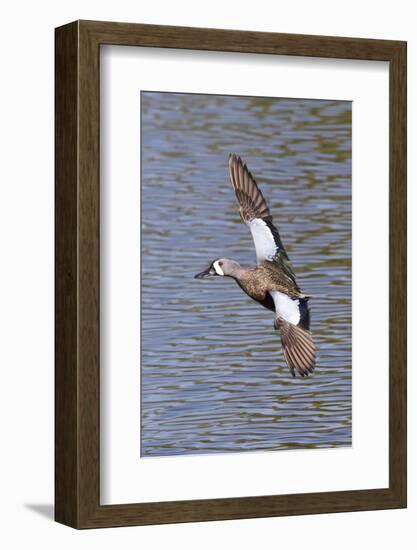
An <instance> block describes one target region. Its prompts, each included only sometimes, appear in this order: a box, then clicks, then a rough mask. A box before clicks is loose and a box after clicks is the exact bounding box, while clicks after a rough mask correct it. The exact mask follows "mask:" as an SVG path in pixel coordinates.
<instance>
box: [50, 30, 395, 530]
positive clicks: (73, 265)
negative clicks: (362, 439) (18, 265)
mask: <svg viewBox="0 0 417 550" xmlns="http://www.w3.org/2000/svg"><path fill="white" fill-rule="evenodd" d="M55 39H56V66H55V71H56V73H55V74H56V105H55V108H56V166H55V168H56V335H55V344H56V371H55V375H56V381H55V388H56V401H55V413H56V417H55V418H56V419H55V423H56V424H55V437H56V447H55V449H56V459H55V464H56V471H55V481H56V500H55V518H56V521H58V522H61V523H63V524H66V525H69V526H72V527H75V528H99V527H116V526H128V525H144V524H158V523H175V522H191V521H208V520H224V519H237V518H256V517H265V516H287V515H295V514H319V513H331V512H347V511H359V510H380V509H387V508H403V507H405V506H406V43H405V42H400V41H385V40H368V39H357V38H335V37H328V36H307V35H293V34H275V33H259V32H247V31H229V30H214V29H198V28H185V27H184V28H182V27H181V28H180V27H169V26H154V25H140V24H130V23H129V24H124V23H110V22H94V21H76V22H73V23H70V24H68V25H65V26H62V27H59V28H57V29H56V35H55ZM103 44H118V45H128V46H132V47H133V46H147V47H158V48H181V49H189V50H211V51H224V52H246V53H266V54H271V55H290V56H307V57H323V58H341V59H342V58H343V59H362V60H376V61H387V62H389V82H390V98H389V108H390V115H389V117H390V119H389V120H390V129H389V142H390V147H389V155H390V158H389V162H390V167H389V178H390V183H389V185H390V191H389V201H390V214H389V232H390V265H389V277H390V283H389V284H390V287H389V291H390V298H389V345H390V347H389V487H388V488H384V489H370V490H353V491H337V492H324V493H310V494H292V495H268V496H256V497H245V498H222V499H210V500H190V501H175V502H153V503H141V504H138V503H136V504H135V503H132V504H122V505H101V504H100V495H99V487H100V483H99V479H100V466H99V464H100V463H99V457H100V455H99V446H100V429H99V428H100V421H99V419H100V398H99V396H100V393H99V387H100V368H99V366H100V354H99V349H100V346H99V303H100V301H99V286H100V279H99V250H100V247H99V238H100V235H99V201H100V191H99V173H100V170H99V97H100V94H99V84H100V79H99V56H100V46H101V45H103Z"/></svg>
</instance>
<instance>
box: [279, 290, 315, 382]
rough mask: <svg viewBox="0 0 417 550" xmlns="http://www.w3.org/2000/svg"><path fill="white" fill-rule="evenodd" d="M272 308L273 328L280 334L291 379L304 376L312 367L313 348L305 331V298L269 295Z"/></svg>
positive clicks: (308, 317)
mask: <svg viewBox="0 0 417 550" xmlns="http://www.w3.org/2000/svg"><path fill="white" fill-rule="evenodd" d="M270 294H271V296H272V298H273V300H274V304H275V316H276V317H275V328H276V329H278V330H279V331H280V334H281V343H282V348H283V350H284V357H285V360H286V362H287V365H288V366H289V368H290V370H291V373H292V375H293V376H295V375H296V374H299V375H300V376H308V375H309V374H310V373H312V372H313V370H314V367H315V365H316V348H315V345H314V342H313V337H312V335H311V332H310V331H309V326H310V311H309V309H308V303H307V302H308V299H307V298H301V297H300V298H291V297H290V296H287V295H286V294H284V293H282V292H278V291H273V292H270Z"/></svg>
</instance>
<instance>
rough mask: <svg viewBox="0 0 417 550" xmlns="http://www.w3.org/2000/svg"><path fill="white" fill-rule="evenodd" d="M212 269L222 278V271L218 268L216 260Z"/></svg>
mask: <svg viewBox="0 0 417 550" xmlns="http://www.w3.org/2000/svg"><path fill="white" fill-rule="evenodd" d="M213 267H214V269H215V270H216V273H217V275H220V276H221V277H224V273H223V269H222V268H221V267H220V266H219V261H218V260H216V261H215V262H214V264H213Z"/></svg>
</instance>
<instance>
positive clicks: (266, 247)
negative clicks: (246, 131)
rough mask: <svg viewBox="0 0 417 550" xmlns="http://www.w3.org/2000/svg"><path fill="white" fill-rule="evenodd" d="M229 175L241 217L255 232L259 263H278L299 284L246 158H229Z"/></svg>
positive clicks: (254, 237) (233, 156) (233, 155)
mask: <svg viewBox="0 0 417 550" xmlns="http://www.w3.org/2000/svg"><path fill="white" fill-rule="evenodd" d="M229 173H230V180H231V182H232V187H233V190H234V192H235V195H236V198H237V201H238V204H239V212H240V217H241V218H242V220H243V221H244V222H245V223H246V225H247V226H248V227H249V229H250V231H251V233H252V238H253V242H254V244H255V250H256V260H257V263H258V264H261V263H262V262H263V261H265V260H268V261H274V262H276V263H277V264H278V265H279V266H280V267H281V268H282V269H283V270H284V272H285V273H286V274H287V275H288V276H289V277H290V278H291V279H292V280H293V281H295V275H294V272H293V269H292V266H291V264H290V261H289V259H288V255H287V253H286V252H285V249H284V247H283V245H282V242H281V238H280V236H279V232H278V229H277V228H276V227H275V226H274V224H273V223H272V216H271V213H270V211H269V208H268V205H267V204H266V201H265V199H264V196H263V195H262V192H261V190H260V189H259V187H258V185H257V183H256V181H255V178H254V177H253V176H252V174H251V173H250V172H249V170H248V168H247V166H246V164H243V162H242V159H241V158H240V157H238V156H236V155H235V154H231V155H230V157H229Z"/></svg>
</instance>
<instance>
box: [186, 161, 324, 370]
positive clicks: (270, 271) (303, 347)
mask: <svg viewBox="0 0 417 550" xmlns="http://www.w3.org/2000/svg"><path fill="white" fill-rule="evenodd" d="M229 172H230V179H231V182H232V186H233V189H234V191H235V194H236V198H237V201H238V204H239V211H240V216H241V218H242V221H243V222H245V224H246V225H247V226H248V227H249V229H250V231H251V233H252V237H253V241H254V243H255V249H256V260H257V265H256V267H242V266H241V265H240V264H239V263H238V262H235V261H234V260H229V259H227V258H219V259H217V260H215V261H213V262H212V263H211V265H210V267H208V268H207V269H206V270H205V271H203V272H201V273H198V274H197V275H196V276H195V277H196V278H197V279H202V278H205V277H212V276H220V277H232V279H235V281H236V282H237V284H238V285H239V286H240V288H241V289H242V290H243V291H244V292H246V294H247V295H248V296H250V297H251V298H252V299H253V300H256V301H257V302H259V303H260V304H261V305H262V306H264V307H266V308H267V309H270V310H271V311H274V312H275V322H274V327H275V328H276V329H277V330H279V331H280V334H281V343H282V347H283V350H284V356H285V359H286V361H287V364H288V366H289V368H290V370H291V373H292V375H293V376H295V375H296V373H298V374H299V375H300V376H308V375H309V374H310V373H311V372H313V370H314V367H315V363H316V352H315V346H314V342H313V338H312V335H311V332H310V330H309V329H310V311H309V306H308V300H309V296H307V295H306V294H304V293H303V292H301V290H300V288H299V287H298V285H297V282H296V280H295V274H294V271H293V268H292V266H291V263H290V261H289V258H288V255H287V253H286V252H285V249H284V247H283V245H282V242H281V238H280V236H279V232H278V229H277V228H276V227H275V225H274V224H273V223H272V216H271V214H270V211H269V208H268V206H267V204H266V201H265V199H264V197H263V195H262V192H261V190H260V189H259V187H258V185H257V184H256V181H255V179H254V177H253V176H252V174H251V173H250V172H249V170H248V168H247V167H246V164H243V162H242V160H241V159H240V157H238V156H236V155H234V154H233V155H230V157H229Z"/></svg>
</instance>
